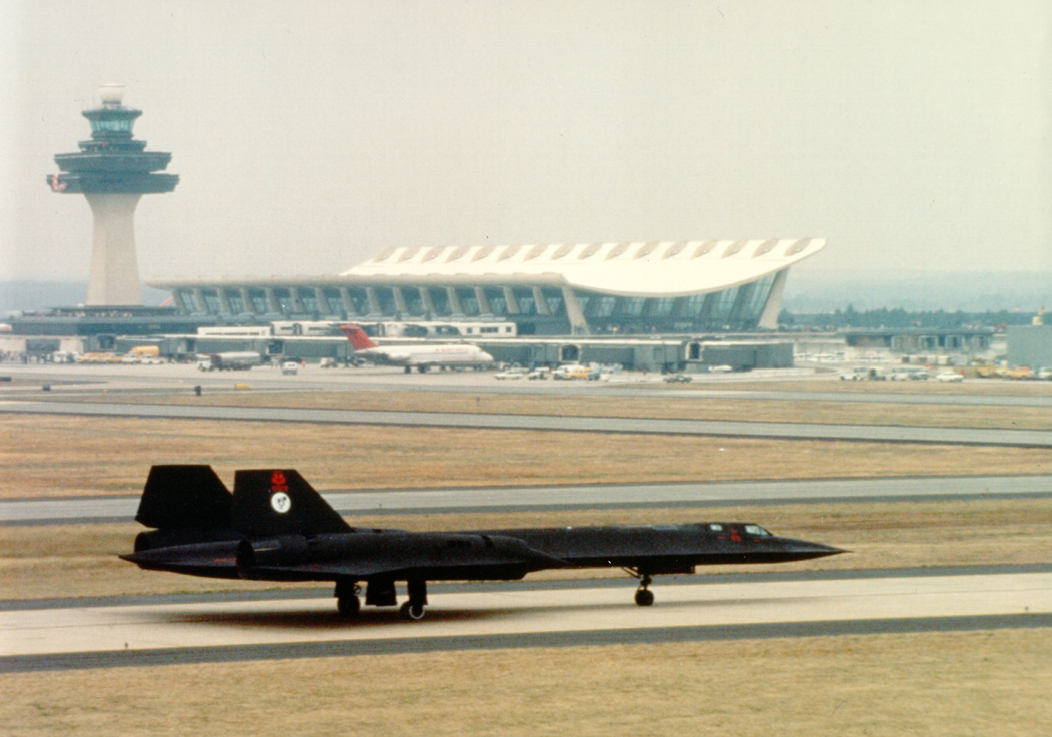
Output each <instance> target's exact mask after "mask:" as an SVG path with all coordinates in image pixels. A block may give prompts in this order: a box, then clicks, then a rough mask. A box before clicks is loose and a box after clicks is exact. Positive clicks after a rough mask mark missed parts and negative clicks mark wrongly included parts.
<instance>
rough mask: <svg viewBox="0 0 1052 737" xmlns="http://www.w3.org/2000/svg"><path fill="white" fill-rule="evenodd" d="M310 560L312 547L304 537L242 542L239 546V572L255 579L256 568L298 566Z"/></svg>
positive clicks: (292, 536) (293, 536) (294, 536)
mask: <svg viewBox="0 0 1052 737" xmlns="http://www.w3.org/2000/svg"><path fill="white" fill-rule="evenodd" d="M309 559H310V547H309V546H308V545H307V540H306V538H304V537H303V536H302V535H284V536H282V537H274V538H269V539H267V540H242V541H241V543H240V544H239V545H238V546H237V572H238V575H239V576H241V578H245V579H253V578H255V577H256V576H255V575H253V571H254V570H255V569H256V568H266V567H269V566H282V567H284V566H297V565H299V564H301V563H306V562H307V561H308V560H309Z"/></svg>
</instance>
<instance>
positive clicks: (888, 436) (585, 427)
mask: <svg viewBox="0 0 1052 737" xmlns="http://www.w3.org/2000/svg"><path fill="white" fill-rule="evenodd" d="M0 412H6V413H12V414H51V415H79V416H86V417H136V418H139V417H142V418H152V419H161V418H165V419H183V420H237V421H241V422H280V423H290V422H306V423H316V424H338V425H383V426H387V427H419V428H461V429H476V430H477V429H488V430H530V431H548V432H573V433H578V432H583V433H617V434H635V435H640V434H641V435H688V436H696V437H734V438H765V439H780V440H829V441H855V442H891V443H922V444H940V445H946V444H949V445H981V446H1005V447H1022V448H1049V447H1052V430H999V429H988V428H983V429H967V428H934V427H893V426H878V425H828V424H827V425H822V424H803V423H787V422H739V421H718V420H673V419H655V418H618V417H551V416H538V415H501V414H481V413H455V412H384V411H363V410H324V409H303V408H296V409H286V408H266V407H216V406H197V407H194V406H185V405H166V404H119V403H113V402H62V401H48V402H40V401H6V402H0Z"/></svg>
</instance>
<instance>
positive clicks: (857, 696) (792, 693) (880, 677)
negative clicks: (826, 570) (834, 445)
mask: <svg viewBox="0 0 1052 737" xmlns="http://www.w3.org/2000/svg"><path fill="white" fill-rule="evenodd" d="M0 689H2V690H3V692H4V694H5V697H4V699H3V703H2V705H0V722H2V723H3V724H4V725H5V733H6V734H8V735H11V737H22V736H28V735H33V736H34V737H37V736H39V735H58V734H70V733H72V734H78V735H106V736H107V737H119V736H123V735H144V734H149V735H179V736H180V737H182V735H186V734H205V733H207V734H209V735H213V736H214V737H225V736H226V735H244V734H252V735H259V736H260V737H266V736H268V735H281V736H282V737H284V735H289V734H312V735H346V734H354V733H363V734H383V735H419V734H429V735H431V734H433V735H463V734H471V735H501V736H504V735H512V736H515V735H523V736H524V737H534V736H535V735H566V734H574V735H582V736H584V737H589V736H591V735H596V736H597V737H599V736H602V737H609V736H610V735H639V734H644V735H669V734H680V735H726V734H743V733H746V732H748V733H751V734H775V735H779V737H815V736H816V735H818V736H821V735H837V736H838V737H855V736H862V735H869V736H870V737H885V736H886V737H900V736H901V735H924V736H925V737H959V736H960V735H1012V736H1013V737H1045V736H1046V735H1048V734H1049V733H1052V710H1050V709H1049V701H1048V693H1049V690H1050V689H1052V636H1050V635H1049V632H1048V630H1015V631H998V632H963V633H953V634H913V635H880V636H868V637H854V636H849V637H835V638H824V637H816V638H807V639H773V640H752V641H741V642H699V643H685V644H669V645H652V646H646V647H634V646H628V645H615V646H606V647H576V648H566V649H545V648H538V649H529V650H498V651H480V652H448V653H447V652H435V653H428V654H420V655H387V656H367V657H350V658H319V659H307V660H293V661H279V662H248V663H236V664H200V665H187V666H166V667H157V668H149V669H143V668H111V669H108V670H106V671H104V672H101V673H100V672H96V671H73V672H61V673H32V674H19V675H4V676H0Z"/></svg>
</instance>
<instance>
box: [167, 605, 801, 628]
mask: <svg viewBox="0 0 1052 737" xmlns="http://www.w3.org/2000/svg"><path fill="white" fill-rule="evenodd" d="M809 600H810V599H809V598H808V597H772V598H755V599H753V598H750V599H703V600H693V601H682V600H681V601H672V602H666V603H664V604H661V603H659V604H657V605H655V607H654V608H655V609H656V610H657V611H659V612H660V610H661V609H671V608H677V609H680V608H692V609H715V608H727V607H733V608H758V607H769V606H781V607H785V606H791V605H793V604H796V603H799V602H805V601H809ZM619 610H621V611H624V613H625V614H626V615H628V614H633V613H637V612H639V611H640V610H639V609H638V608H637V607H636V606H635V605H633V604H632V603H631V602H625V603H620V602H611V603H606V604H589V603H587V602H585V601H582V602H581V603H580V604H566V605H562V606H550V605H548V606H536V607H515V608H499V607H498V608H492V609H455V608H453V609H444V608H432V607H429V608H428V610H427V616H426V618H425V619H424V621H422V622H419V623H416V622H413V623H410V622H407V621H406V619H405V618H404V617H403V616H402V615H401V614H400V613H399V611H398V609H396V608H393V607H392V608H383V609H368V610H362V611H361V612H359V613H358V614H357V615H356V616H354V617H347V616H344V615H341V614H340V613H339V612H337V611H318V610H315V609H312V610H300V611H271V612H267V611H257V612H201V613H193V614H189V613H187V614H183V613H176V614H170V615H167V616H165V617H164V619H165V621H167V622H170V623H173V624H195V625H215V626H222V627H230V626H234V627H251V628H258V629H281V630H292V631H295V630H300V631H304V630H348V629H369V628H376V627H393V626H399V625H407V624H412V625H413V626H416V627H427V626H428V624H429V623H432V624H439V623H461V622H493V621H500V620H504V619H522V618H524V617H534V616H538V615H540V616H551V615H553V614H559V613H566V614H570V613H577V614H580V613H583V612H591V613H595V614H603V615H606V614H609V613H611V612H615V613H616V612H617V611H619ZM648 611H650V610H648ZM699 624H703V622H699Z"/></svg>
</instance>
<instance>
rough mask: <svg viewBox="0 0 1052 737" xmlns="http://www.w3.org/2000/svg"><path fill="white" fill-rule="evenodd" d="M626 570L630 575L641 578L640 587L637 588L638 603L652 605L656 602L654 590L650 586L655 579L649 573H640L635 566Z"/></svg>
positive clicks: (639, 604) (638, 604)
mask: <svg viewBox="0 0 1052 737" xmlns="http://www.w3.org/2000/svg"><path fill="white" fill-rule="evenodd" d="M625 571H627V572H628V575H630V576H635V577H636V578H638V579H639V588H638V589H637V590H636V605H637V606H652V605H653V604H654V592H653V591H651V590H650V589H649V588H648V587H649V586H650V584H652V583H653V582H654V580H653V579H652V578H651V577H650V575H649V574H646V573H640V572H639V571H638V570H636V569H633V568H626V569H625Z"/></svg>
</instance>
